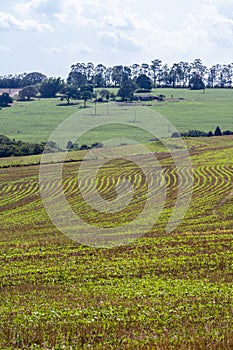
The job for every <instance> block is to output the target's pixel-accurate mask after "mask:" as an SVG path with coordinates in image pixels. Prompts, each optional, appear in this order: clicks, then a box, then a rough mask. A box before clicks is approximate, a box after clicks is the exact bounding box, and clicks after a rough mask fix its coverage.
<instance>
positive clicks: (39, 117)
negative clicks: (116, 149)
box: [0, 89, 233, 145]
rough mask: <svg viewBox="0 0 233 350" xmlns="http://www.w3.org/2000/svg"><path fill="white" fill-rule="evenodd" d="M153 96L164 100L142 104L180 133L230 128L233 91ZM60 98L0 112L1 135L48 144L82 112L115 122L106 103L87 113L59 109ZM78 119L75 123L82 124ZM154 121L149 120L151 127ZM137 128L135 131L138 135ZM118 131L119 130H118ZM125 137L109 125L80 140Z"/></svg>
mask: <svg viewBox="0 0 233 350" xmlns="http://www.w3.org/2000/svg"><path fill="white" fill-rule="evenodd" d="M152 93H153V94H155V95H159V94H164V95H165V96H166V98H167V100H166V101H164V102H152V103H149V102H145V103H141V104H140V105H144V106H146V107H148V108H151V109H152V110H153V111H155V112H158V113H160V114H161V115H162V116H163V117H164V118H166V119H167V120H168V121H169V122H170V123H171V124H172V125H173V126H174V127H175V128H177V130H178V131H179V132H184V131H188V130H190V129H198V130H201V131H214V130H215V128H216V126H217V125H219V126H220V128H221V129H222V130H227V129H228V130H231V129H233V123H232V121H233V114H232V111H233V98H232V97H233V90H232V89H206V92H205V94H203V93H202V91H190V90H188V89H154V90H153V92H152ZM59 102H60V101H59V99H40V100H35V101H32V102H15V103H14V104H13V106H12V107H10V108H6V109H2V110H1V111H0V134H3V135H6V136H8V137H10V138H14V139H16V140H22V141H27V142H38V143H40V142H42V141H44V142H45V141H47V140H48V138H49V136H50V135H51V133H52V132H53V131H54V129H56V128H57V127H58V126H59V125H60V124H61V123H62V122H63V121H64V120H66V119H67V118H68V117H69V116H71V115H73V114H74V113H77V112H78V113H81V114H80V115H79V116H81V115H83V113H84V114H85V113H86V114H89V115H90V118H92V117H93V118H95V117H96V115H95V114H97V117H98V113H106V114H107V113H108V114H109V119H106V122H109V123H111V120H112V119H114V121H115V120H116V119H117V117H118V115H117V112H114V111H112V110H111V108H110V111H109V107H108V105H107V104H97V106H96V110H95V106H94V103H91V102H89V103H88V107H89V108H87V110H88V112H87V111H85V112H84V110H83V109H81V107H82V106H83V103H82V102H81V101H80V103H79V104H78V105H73V106H67V107H65V106H58V104H59ZM79 116H77V124H81V123H83V120H82V119H80V120H79ZM142 120H143V114H142V115H136V116H135V118H133V121H132V120H131V124H132V122H134V126H136V127H138V126H139V127H140V122H141V121H142ZM153 123H154V122H153V121H152V122H151V124H153ZM136 129H137V128H134V130H135V132H136V134H137V130H136ZM119 130H120V131H119ZM119 133H120V135H121V136H122V137H126V136H128V134H129V133H128V129H127V126H124V127H122V126H120V127H119V126H116V125H110V126H105V127H104V128H103V127H102V128H101V129H97V130H92V131H91V132H90V133H89V134H88V135H85V137H83V138H82V140H80V142H81V143H83V144H85V143H86V144H89V145H90V144H92V143H95V142H101V139H102V138H105V137H106V136H107V138H115V137H116V136H117V135H119ZM170 134H171V130H170V129H169V128H168V129H167V130H166V133H165V136H170ZM150 138H151V136H150V135H143V136H140V142H142V141H143V142H148V141H149V139H150Z"/></svg>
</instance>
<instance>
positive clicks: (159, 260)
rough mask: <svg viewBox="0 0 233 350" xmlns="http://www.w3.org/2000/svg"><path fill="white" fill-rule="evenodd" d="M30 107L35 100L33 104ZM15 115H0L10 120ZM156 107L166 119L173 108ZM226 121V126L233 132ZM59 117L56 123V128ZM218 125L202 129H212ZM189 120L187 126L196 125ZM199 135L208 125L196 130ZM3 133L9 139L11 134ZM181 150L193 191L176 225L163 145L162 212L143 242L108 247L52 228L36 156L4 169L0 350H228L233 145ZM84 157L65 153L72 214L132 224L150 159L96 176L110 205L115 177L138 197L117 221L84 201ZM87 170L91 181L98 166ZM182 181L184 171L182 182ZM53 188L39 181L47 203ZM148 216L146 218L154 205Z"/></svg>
mask: <svg viewBox="0 0 233 350" xmlns="http://www.w3.org/2000/svg"><path fill="white" fill-rule="evenodd" d="M187 93H191V92H187ZM213 93H215V91H213ZM227 93H228V91H227ZM231 93H232V91H229V96H230V94H231ZM206 96H208V91H207V93H206V95H205V96H204V95H203V97H201V99H200V101H199V102H195V101H194V102H192V103H193V104H194V105H195V103H198V104H201V103H202V98H203V99H204V98H206ZM229 96H228V98H229ZM224 98H226V97H224ZM224 98H223V99H224ZM213 99H214V97H213ZM37 103H41V101H38V102H32V105H33V106H34V104H37ZM46 103H51V104H52V103H53V102H52V101H51V102H46ZM172 103H177V106H178V104H180V103H181V104H182V103H183V102H172ZM185 103H186V102H185ZM187 103H191V102H187ZM165 104H168V102H165ZM19 106H21V105H20V104H19V105H18V106H16V107H15V109H13V108H12V110H10V109H8V110H7V111H6V112H5V111H4V113H9V116H8V117H9V118H10V115H11V113H12V111H14V110H15V111H16V109H17V108H19ZM24 106H25V107H24ZM20 108H22V109H23V108H27V107H26V104H25V105H22V107H20ZM57 108H58V107H57ZM71 108H72V107H71ZM153 108H154V107H153ZM159 108H164V111H165V109H166V108H167V113H169V112H168V111H169V108H170V107H169V104H168V106H167V107H166V106H164V107H162V105H161V107H159ZM177 108H178V107H177ZM68 109H69V108H67V109H66V110H67V111H68ZM55 110H56V107H54V111H55ZM8 111H9V112H8ZM228 112H229V111H228ZM228 112H227V111H226V115H225V122H223V125H224V128H225V129H226V128H230V126H229V124H228V123H229V121H227V118H229V115H228V114H227V113H228ZM163 113H165V112H163ZM221 113H222V112H221ZM55 114H56V113H55ZM227 115H228V116H227ZM63 117H64V116H63ZM63 117H61V116H60V117H59V115H58V116H57V117H55V118H57V119H56V122H58V121H60V120H61V119H62V118H63ZM32 118H33V116H32ZM59 118H61V119H59ZM174 118H175V117H174ZM190 118H191V117H190ZM45 120H46V118H45V117H44V121H45ZM174 120H175V119H174ZM174 120H173V122H174ZM177 120H178V119H177ZM213 120H214V119H213ZM213 120H212V121H211V118H210V121H209V123H210V124H208V125H207V128H210V126H211V129H213V127H214V125H215V124H214V123H215V122H214V123H213ZM223 120H224V117H223ZM216 121H217V120H216ZM219 122H220V120H219V119H218V124H219ZM190 123H191V119H189V120H187V125H185V124H184V125H185V126H184V128H185V129H188V128H191V125H190ZM224 123H225V124H224ZM202 126H204V121H203V124H201V125H197V128H199V129H202ZM11 127H12V126H11ZM50 127H52V124H51V125H50ZM17 128H18V127H17ZM8 130H10V124H9V129H8ZM27 130H28V136H27V133H25V134H24V136H25V138H28V139H27V140H29V128H28V129H27ZM1 133H2V131H1ZM9 134H10V136H13V129H12V131H11V132H10V133H9ZM22 135H23V134H22ZM22 135H21V136H22ZM42 135H43V136H41V137H42V139H43V137H46V133H44V134H43V133H42ZM173 142H176V141H173ZM185 142H186V144H187V148H188V150H189V152H190V157H191V162H192V172H193V178H194V183H193V193H192V198H191V202H190V205H189V207H188V208H187V212H186V215H185V216H184V218H183V220H182V221H181V222H180V223H179V225H178V226H177V227H176V228H175V230H174V231H173V232H170V233H168V232H166V226H167V223H168V221H169V218H170V215H171V213H172V210H173V207H174V205H175V202H176V198H177V187H178V186H180V183H178V177H177V170H176V167H175V165H174V161H173V160H172V158H171V156H170V155H169V154H168V152H166V150H165V149H162V148H160V149H159V152H158V154H157V157H158V159H159V162H160V165H161V167H162V168H163V171H164V176H165V180H166V189H167V192H166V200H165V204H164V208H163V210H162V212H161V215H160V217H159V219H158V220H157V221H156V222H155V224H154V225H153V227H151V228H150V230H149V231H148V233H146V234H145V235H143V236H141V237H139V238H138V239H135V240H133V241H132V242H131V243H130V244H124V245H121V246H116V247H112V248H110V249H109V248H96V247H90V246H87V245H82V244H78V243H75V242H74V241H73V240H70V239H69V238H68V237H67V236H65V235H63V234H62V233H61V232H60V231H59V230H58V229H57V228H56V227H55V225H54V224H53V223H52V222H51V220H50V218H49V216H48V214H47V213H46V211H45V208H44V206H43V203H42V199H41V194H40V186H39V165H38V164H37V163H38V162H39V157H38V156H35V157H36V158H35V157H34V156H33V157H29V158H27V157H19V158H12V159H11V158H9V159H5V160H4V159H2V160H1V162H0V167H1V168H0V194H1V195H0V220H1V221H0V222H1V229H0V246H1V247H0V249H1V255H0V264H1V269H0V303H1V305H0V349H4V350H10V349H56V350H58V349H59V350H60V349H67V350H68V349H159V350H160V349H161V350H164V349H165V350H166V349H179V350H187V349H193V350H194V349H195V350H196V349H200V350H206V349H209V350H217V349H224V350H225V349H226V350H230V349H232V348H233V332H232V321H233V284H232V282H233V215H232V213H233V188H232V183H233V146H232V143H233V137H232V136H222V137H211V138H196V139H187V140H185ZM154 147H155V148H154V151H155V150H156V149H157V148H158V145H157V146H156V143H155V145H154ZM82 157H83V153H80V152H76V153H75V152H74V153H73V152H70V153H68V158H67V162H66V163H65V164H64V167H63V178H62V186H63V189H64V192H65V196H66V198H67V201H68V203H69V204H70V206H71V207H72V209H73V211H74V212H75V213H76V214H77V215H80V216H82V218H83V221H84V222H88V223H91V224H92V225H95V226H96V228H98V227H99V225H100V224H101V225H102V224H103V223H104V226H111V227H118V226H119V225H124V224H125V223H127V222H130V221H131V220H133V219H134V218H135V217H136V216H137V215H138V214H139V212H140V211H141V210H142V209H143V205H144V201H145V193H146V190H147V188H148V184H147V183H146V180H145V178H144V177H143V174H142V173H141V171H140V170H139V169H138V167H137V161H138V160H139V159H140V157H141V158H143V162H144V164H145V166H147V168H148V169H149V170H148V171H152V168H151V160H150V157H146V156H145V155H139V154H138V155H137V154H135V155H134V157H135V158H132V159H131V161H127V160H120V159H115V160H113V161H111V162H109V163H107V165H106V166H105V167H102V168H101V169H100V171H99V172H98V177H97V179H96V187H97V189H98V191H99V193H100V194H101V198H105V199H106V200H107V201H109V202H111V200H113V199H114V198H115V196H116V192H115V186H116V181H117V180H116V181H115V180H114V179H115V178H116V179H117V178H120V177H121V176H122V174H123V176H124V177H125V178H127V179H130V181H131V183H132V184H133V185H134V191H135V193H134V197H133V199H132V201H131V202H130V203H129V205H128V206H127V208H126V209H125V210H123V211H122V212H121V215H120V217H119V215H117V214H116V213H110V214H108V215H106V214H101V215H97V214H96V211H95V210H93V209H92V208H90V207H89V206H88V205H87V204H86V203H85V201H84V199H83V196H82V193H84V192H88V191H90V188H91V184H90V181H89V180H88V177H87V178H85V177H84V178H82V180H80V183H79V179H78V175H77V173H78V171H79V168H80V161H79V159H80V158H82ZM134 160H135V162H134ZM56 166H57V165H56V164H55V165H54V167H56ZM85 167H86V170H87V173H92V172H93V169H95V167H96V161H95V159H89V160H88V161H86V165H85ZM80 171H81V170H80ZM190 172H191V169H190ZM188 176H189V174H186V173H183V176H182V181H183V182H184V183H186V182H188V178H187V177H188ZM155 178H156V177H155ZM58 181H59V179H58V178H57V179H56V178H54V182H53V183H49V181H48V183H43V186H45V187H46V186H48V187H50V189H51V193H52V195H53V198H54V201H57V199H58V198H59V196H58V194H57V192H56V188H57V187H56V184H57V182H58ZM114 181H115V182H114ZM80 186H81V187H82V189H83V192H82V193H81V192H80V190H79V189H80ZM61 215H62V212H61ZM149 215H150V216H151V217H153V215H154V209H153V208H151V212H150V213H149ZM138 230H140V228H138Z"/></svg>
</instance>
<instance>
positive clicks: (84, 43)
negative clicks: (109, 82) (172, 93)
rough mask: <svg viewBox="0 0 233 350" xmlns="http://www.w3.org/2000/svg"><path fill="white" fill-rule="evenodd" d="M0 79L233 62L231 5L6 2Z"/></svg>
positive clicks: (182, 0)
mask: <svg viewBox="0 0 233 350" xmlns="http://www.w3.org/2000/svg"><path fill="white" fill-rule="evenodd" d="M0 35H1V40H0V62H1V65H0V75H2V74H8V73H23V72H31V71H40V72H43V73H45V74H47V75H48V76H62V77H66V76H67V74H68V72H69V70H70V66H71V65H72V64H74V63H76V62H85V63H87V62H93V63H94V64H98V63H102V64H104V65H106V66H112V65H115V64H125V65H130V64H133V63H138V64H140V63H143V62H146V63H150V62H151V60H153V59H156V58H159V59H161V60H162V61H163V63H168V64H171V63H174V62H179V61H181V60H185V61H189V62H191V61H193V60H194V59H195V58H201V59H202V60H203V62H204V63H205V64H206V65H208V66H210V65H212V64H215V63H232V62H233V0H176V1H173V0H162V1H161V0H1V2H0Z"/></svg>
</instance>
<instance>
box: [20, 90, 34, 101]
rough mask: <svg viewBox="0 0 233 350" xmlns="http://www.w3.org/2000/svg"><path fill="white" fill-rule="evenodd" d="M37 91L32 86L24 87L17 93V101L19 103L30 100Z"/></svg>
mask: <svg viewBox="0 0 233 350" xmlns="http://www.w3.org/2000/svg"><path fill="white" fill-rule="evenodd" d="M37 93H38V90H37V89H36V88H35V87H34V86H25V87H24V88H22V90H20V91H19V99H20V100H21V101H25V100H28V101H29V100H30V99H31V98H32V97H36V95H37Z"/></svg>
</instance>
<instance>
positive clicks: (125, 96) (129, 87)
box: [117, 79, 137, 101]
mask: <svg viewBox="0 0 233 350" xmlns="http://www.w3.org/2000/svg"><path fill="white" fill-rule="evenodd" d="M136 89H137V84H136V83H135V82H134V81H132V80H130V79H129V80H125V81H124V82H123V83H122V85H121V87H120V89H119V90H118V93H117V96H119V97H121V98H122V100H123V101H127V100H132V99H133V94H134V91H135V90H136Z"/></svg>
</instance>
